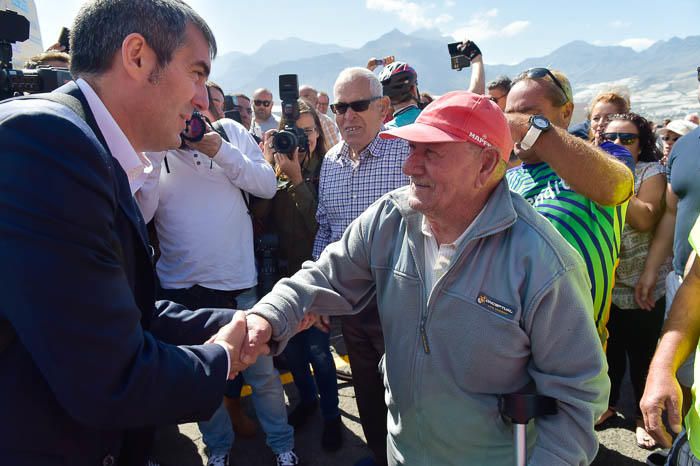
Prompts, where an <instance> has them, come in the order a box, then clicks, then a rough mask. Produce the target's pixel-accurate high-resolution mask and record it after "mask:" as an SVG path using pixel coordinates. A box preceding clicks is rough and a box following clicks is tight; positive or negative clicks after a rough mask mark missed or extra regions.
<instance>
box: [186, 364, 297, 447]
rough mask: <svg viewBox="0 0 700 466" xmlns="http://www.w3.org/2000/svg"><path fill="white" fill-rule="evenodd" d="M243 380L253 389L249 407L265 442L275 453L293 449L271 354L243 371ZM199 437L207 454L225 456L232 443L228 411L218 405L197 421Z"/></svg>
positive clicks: (291, 430)
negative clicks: (251, 404) (207, 417)
mask: <svg viewBox="0 0 700 466" xmlns="http://www.w3.org/2000/svg"><path fill="white" fill-rule="evenodd" d="M243 375H244V376H245V379H246V381H247V382H248V383H249V384H250V386H251V387H252V388H253V395H252V396H253V406H255V413H256V414H257V417H258V421H259V422H260V426H261V427H262V430H263V431H265V435H266V437H267V441H266V443H267V445H268V446H269V447H270V449H271V450H272V452H273V453H275V454H279V453H284V452H286V451H289V450H291V449H292V448H294V428H292V426H290V425H289V424H287V408H286V405H285V403H284V391H283V389H282V382H280V378H279V373H278V372H277V369H275V368H274V366H273V365H272V356H260V357H258V360H257V361H256V362H255V364H253V365H252V366H250V367H249V368H248V369H246V370H244V371H243ZM198 425H199V431H200V432H201V433H202V440H203V441H204V444H205V445H206V446H207V448H208V449H209V454H210V455H226V454H228V452H229V451H230V450H231V447H232V446H233V440H234V433H233V428H232V427H231V420H230V419H229V417H228V412H227V411H226V408H224V405H223V404H222V405H221V406H219V408H218V409H217V410H216V412H215V413H214V416H212V418H211V419H209V420H208V421H205V422H199V423H198Z"/></svg>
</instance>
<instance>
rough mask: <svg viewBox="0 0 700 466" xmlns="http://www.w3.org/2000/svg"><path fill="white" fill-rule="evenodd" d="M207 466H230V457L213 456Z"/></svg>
mask: <svg viewBox="0 0 700 466" xmlns="http://www.w3.org/2000/svg"><path fill="white" fill-rule="evenodd" d="M207 466H228V455H212V456H210V457H209V461H207Z"/></svg>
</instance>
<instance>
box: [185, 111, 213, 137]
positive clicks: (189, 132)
mask: <svg viewBox="0 0 700 466" xmlns="http://www.w3.org/2000/svg"><path fill="white" fill-rule="evenodd" d="M186 124H187V126H186V127H185V131H183V132H182V133H180V136H181V137H182V139H184V140H185V141H188V142H199V141H201V140H202V138H203V137H204V135H205V134H206V133H207V122H206V121H205V117H204V115H202V114H201V113H199V112H198V111H197V110H195V111H194V112H192V117H191V118H190V119H189V120H187V123H186Z"/></svg>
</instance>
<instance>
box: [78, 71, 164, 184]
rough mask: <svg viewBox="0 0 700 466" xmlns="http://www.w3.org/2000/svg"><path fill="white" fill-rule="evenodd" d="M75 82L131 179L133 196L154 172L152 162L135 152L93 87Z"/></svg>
mask: <svg viewBox="0 0 700 466" xmlns="http://www.w3.org/2000/svg"><path fill="white" fill-rule="evenodd" d="M75 82H76V84H77V85H78V87H79V88H80V90H81V91H82V92H83V95H84V96H85V99H86V100H87V103H88V106H89V107H90V110H91V111H92V114H93V115H94V116H95V121H96V122H97V126H98V127H99V128H100V131H101V132H102V135H103V136H104V138H105V142H107V147H108V148H109V151H110V152H111V153H112V157H114V158H115V159H116V160H117V162H119V165H121V167H122V169H123V170H124V171H125V172H126V176H127V177H128V178H129V187H130V188H131V194H134V193H135V192H136V191H137V190H138V189H139V188H140V187H141V186H143V183H144V182H145V181H146V178H147V177H148V175H149V174H150V173H151V172H152V171H153V166H152V165H151V162H150V161H149V160H148V159H147V158H146V156H145V155H144V154H143V153H138V152H136V151H135V150H134V148H133V147H132V146H131V143H130V142H129V140H128V139H127V138H126V136H125V135H124V132H123V131H122V129H121V128H120V127H119V125H118V124H117V122H116V121H114V118H113V117H112V115H111V114H110V113H109V110H107V107H105V104H103V103H102V100H100V97H99V96H98V95H97V94H96V93H95V91H94V90H93V89H92V87H90V85H89V84H88V83H87V82H86V81H85V80H84V79H81V78H78V79H77V80H76V81H75Z"/></svg>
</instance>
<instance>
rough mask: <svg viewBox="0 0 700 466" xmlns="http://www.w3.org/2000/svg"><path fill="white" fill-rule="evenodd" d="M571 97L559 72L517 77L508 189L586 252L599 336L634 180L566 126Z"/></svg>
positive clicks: (510, 112) (510, 106) (510, 113)
mask: <svg viewBox="0 0 700 466" xmlns="http://www.w3.org/2000/svg"><path fill="white" fill-rule="evenodd" d="M573 109H574V102H573V96H572V91H571V85H570V84H569V80H568V79H567V78H566V76H565V75H564V74H563V73H560V72H558V71H551V70H549V69H547V68H532V69H529V70H527V71H525V72H523V73H521V74H520V75H518V76H517V77H516V78H515V80H514V82H513V87H512V88H511V91H510V93H509V94H508V102H507V104H506V114H507V117H508V120H509V122H510V125H511V132H512V134H513V140H514V141H516V144H515V147H514V153H515V155H516V156H517V157H518V158H520V160H522V162H523V163H522V165H521V166H519V167H516V168H513V169H511V170H510V171H509V172H508V175H507V178H508V183H509V185H510V188H511V189H512V190H513V191H514V192H516V193H518V194H521V195H522V196H523V197H524V198H525V199H527V200H528V202H530V204H531V205H532V206H533V207H535V209H536V210H537V211H538V212H540V213H541V214H542V215H544V216H545V217H546V218H547V219H548V220H549V221H550V222H551V223H552V225H554V227H555V228H556V229H557V230H558V231H559V232H560V233H561V234H562V235H563V236H564V238H566V239H567V241H568V242H569V243H570V244H571V245H572V246H573V247H574V248H575V249H576V250H577V251H578V252H579V253H580V254H581V256H582V257H583V258H584V260H585V262H586V266H587V270H588V276H589V278H590V282H591V294H592V296H593V309H592V318H593V319H594V322H595V324H596V327H597V328H598V334H599V336H600V341H601V343H602V344H603V347H605V343H606V341H607V330H606V327H605V326H606V323H607V320H608V316H609V313H610V300H611V293H612V287H613V278H614V271H615V266H616V262H617V256H618V253H619V249H620V234H621V231H622V227H623V225H624V222H625V213H626V210H627V202H628V200H629V198H630V196H631V195H632V191H633V187H634V178H633V175H632V172H631V171H630V170H629V168H627V167H626V166H625V165H624V164H623V163H622V162H620V161H618V160H616V159H615V158H613V157H611V156H610V155H609V154H608V153H606V152H605V151H603V150H602V149H600V148H598V147H595V146H593V145H591V144H589V143H587V142H585V141H583V140H581V139H579V138H577V137H575V136H573V135H571V134H569V133H568V132H567V131H566V128H568V126H569V122H570V120H571V116H572V114H573Z"/></svg>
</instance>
